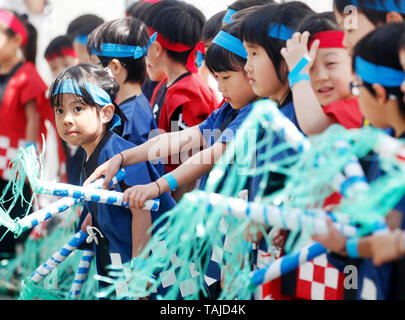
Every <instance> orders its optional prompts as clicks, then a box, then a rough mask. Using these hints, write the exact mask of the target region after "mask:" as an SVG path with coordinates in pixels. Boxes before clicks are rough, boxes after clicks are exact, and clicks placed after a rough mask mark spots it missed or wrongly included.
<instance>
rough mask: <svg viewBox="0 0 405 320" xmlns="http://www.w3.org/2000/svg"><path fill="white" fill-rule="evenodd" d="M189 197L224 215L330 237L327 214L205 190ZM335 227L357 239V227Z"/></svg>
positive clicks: (188, 197)
mask: <svg viewBox="0 0 405 320" xmlns="http://www.w3.org/2000/svg"><path fill="white" fill-rule="evenodd" d="M185 197H186V198H187V199H188V201H190V202H198V203H209V204H210V205H211V206H212V207H214V208H215V207H218V208H223V209H224V210H223V214H224V215H230V216H234V217H237V218H242V219H251V220H252V221H255V222H257V223H260V224H264V225H267V226H271V227H278V228H282V229H285V230H291V231H302V230H304V229H306V230H311V232H312V234H316V235H326V234H328V227H327V223H326V219H325V217H326V216H328V215H329V214H328V213H327V212H323V211H317V212H310V211H304V210H302V209H294V208H284V207H281V206H273V205H263V204H260V203H256V202H247V201H244V200H242V199H237V198H229V197H224V196H222V195H219V194H216V193H206V192H204V191H194V192H192V193H188V194H186V195H185ZM334 225H335V227H336V228H337V229H338V230H339V231H340V232H341V233H342V234H343V235H345V236H346V237H355V236H356V234H357V229H356V228H355V227H353V226H350V225H343V224H339V223H335V224H334Z"/></svg>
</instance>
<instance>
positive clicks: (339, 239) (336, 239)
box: [312, 218, 347, 255]
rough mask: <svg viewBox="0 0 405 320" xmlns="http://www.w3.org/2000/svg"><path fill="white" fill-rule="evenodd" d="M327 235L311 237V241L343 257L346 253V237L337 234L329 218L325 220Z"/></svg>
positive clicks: (337, 231)
mask: <svg viewBox="0 0 405 320" xmlns="http://www.w3.org/2000/svg"><path fill="white" fill-rule="evenodd" d="M326 223H327V226H328V231H329V233H328V235H326V236H312V239H313V240H314V241H316V242H319V243H320V244H322V245H323V246H324V247H325V248H326V249H328V250H330V251H332V252H335V253H337V254H341V255H345V253H346V241H347V239H346V237H345V236H344V235H343V234H341V233H340V232H339V230H337V229H336V228H335V226H334V225H333V221H332V219H331V218H327V221H326Z"/></svg>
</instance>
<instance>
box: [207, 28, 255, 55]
mask: <svg viewBox="0 0 405 320" xmlns="http://www.w3.org/2000/svg"><path fill="white" fill-rule="evenodd" d="M212 43H215V44H217V45H219V46H221V47H223V48H225V49H226V50H228V51H231V52H233V53H234V54H237V55H238V56H240V57H242V58H244V59H247V52H246V50H245V48H244V47H243V43H242V41H240V40H239V39H238V38H237V37H235V36H233V35H231V34H229V33H226V32H224V31H220V32H219V33H218V34H217V36H216V37H215V38H214V40H212Z"/></svg>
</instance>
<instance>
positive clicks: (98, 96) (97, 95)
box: [53, 79, 112, 107]
mask: <svg viewBox="0 0 405 320" xmlns="http://www.w3.org/2000/svg"><path fill="white" fill-rule="evenodd" d="M84 86H85V87H86V90H87V91H88V93H89V94H90V95H91V98H92V99H93V101H94V103H96V104H97V105H99V106H103V107H104V106H106V105H107V104H110V103H112V100H111V97H110V95H109V94H108V93H107V92H106V91H104V90H103V89H101V88H100V87H97V86H95V85H94V84H91V83H89V82H85V83H84ZM65 93H71V94H75V95H79V96H83V93H82V92H81V90H80V88H79V85H78V84H77V83H76V82H75V81H73V80H72V79H67V80H64V81H62V82H61V83H60V84H59V85H58V86H57V88H56V89H55V91H54V93H53V96H55V95H57V94H65Z"/></svg>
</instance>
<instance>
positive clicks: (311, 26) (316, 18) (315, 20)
mask: <svg viewBox="0 0 405 320" xmlns="http://www.w3.org/2000/svg"><path fill="white" fill-rule="evenodd" d="M298 31H299V32H301V33H303V32H305V31H308V32H309V33H310V34H311V36H310V37H309V42H311V40H312V37H313V36H314V35H315V34H316V33H319V32H324V31H342V29H341V28H340V27H339V25H338V24H337V22H336V20H335V16H334V14H333V12H322V13H314V14H312V15H310V16H308V17H307V18H305V19H304V20H303V21H302V23H301V24H300V25H299V26H298Z"/></svg>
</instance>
